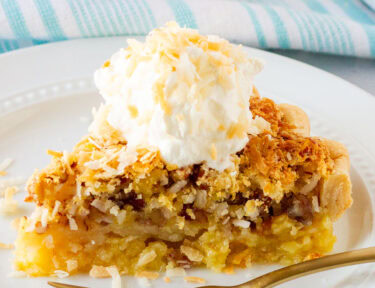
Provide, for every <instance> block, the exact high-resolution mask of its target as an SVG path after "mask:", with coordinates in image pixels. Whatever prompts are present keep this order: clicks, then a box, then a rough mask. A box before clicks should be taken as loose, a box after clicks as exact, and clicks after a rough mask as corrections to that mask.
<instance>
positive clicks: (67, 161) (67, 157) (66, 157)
mask: <svg viewBox="0 0 375 288" xmlns="http://www.w3.org/2000/svg"><path fill="white" fill-rule="evenodd" d="M63 159H64V162H65V166H66V169H67V171H68V173H69V174H73V170H72V167H71V164H70V154H69V153H68V151H64V152H63Z"/></svg>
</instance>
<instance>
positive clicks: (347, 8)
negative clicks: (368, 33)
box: [333, 0, 375, 25]
mask: <svg viewBox="0 0 375 288" xmlns="http://www.w3.org/2000/svg"><path fill="white" fill-rule="evenodd" d="M333 2H334V3H336V5H337V6H339V7H340V8H341V9H342V10H343V11H344V12H345V13H346V15H348V16H349V17H350V18H352V19H353V20H354V21H357V22H359V23H363V24H369V25H373V24H375V21H374V20H373V19H372V18H371V17H370V16H369V15H367V14H366V12H364V11H363V9H361V8H360V7H358V6H357V5H355V4H354V1H341V0H333Z"/></svg>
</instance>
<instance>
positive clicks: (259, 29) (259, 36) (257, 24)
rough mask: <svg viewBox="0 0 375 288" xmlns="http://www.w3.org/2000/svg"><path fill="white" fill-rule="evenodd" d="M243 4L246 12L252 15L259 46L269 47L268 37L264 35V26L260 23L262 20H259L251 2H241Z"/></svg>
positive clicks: (251, 18)
mask: <svg viewBox="0 0 375 288" xmlns="http://www.w3.org/2000/svg"><path fill="white" fill-rule="evenodd" d="M241 4H242V6H243V7H244V8H245V9H246V12H247V14H248V15H249V17H250V20H251V22H252V23H253V25H254V29H255V33H256V35H257V40H258V45H259V47H262V48H264V47H267V41H266V37H265V36H264V33H263V28H262V26H261V25H260V22H259V20H258V17H257V15H256V13H255V12H254V11H253V9H251V7H250V6H249V4H247V3H241Z"/></svg>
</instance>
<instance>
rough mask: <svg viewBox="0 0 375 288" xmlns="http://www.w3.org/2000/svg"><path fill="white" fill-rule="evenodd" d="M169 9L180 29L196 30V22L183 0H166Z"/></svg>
mask: <svg viewBox="0 0 375 288" xmlns="http://www.w3.org/2000/svg"><path fill="white" fill-rule="evenodd" d="M167 3H168V5H169V7H171V9H172V11H173V14H174V17H175V19H176V21H177V22H178V24H179V25H180V26H182V27H184V26H186V27H189V28H193V29H197V28H198V26H197V22H196V21H195V17H194V14H193V12H192V11H191V9H190V7H189V6H188V5H187V4H186V3H185V1H183V0H167Z"/></svg>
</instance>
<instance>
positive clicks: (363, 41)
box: [0, 0, 375, 58]
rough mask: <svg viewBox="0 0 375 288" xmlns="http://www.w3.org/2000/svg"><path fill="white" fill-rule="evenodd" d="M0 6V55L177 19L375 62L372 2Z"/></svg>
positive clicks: (14, 1) (174, 0)
mask: <svg viewBox="0 0 375 288" xmlns="http://www.w3.org/2000/svg"><path fill="white" fill-rule="evenodd" d="M0 1H1V6H0V52H6V51H10V50H14V49H17V48H21V47H26V46H32V45H38V44H42V43H47V42H53V41H61V40H67V39H75V38H88V37H103V36H118V35H126V36H127V35H130V36H132V35H145V34H147V33H148V32H149V31H150V30H151V29H153V28H155V27H158V26H161V25H163V24H164V23H166V22H168V21H170V20H175V21H177V22H178V23H179V24H180V25H181V26H187V27H191V28H197V29H199V30H200V32H202V33H204V34H217V35H220V36H222V37H224V38H227V39H228V40H230V41H233V42H237V43H243V44H245V45H249V46H255V47H260V48H268V49H271V48H281V49H300V50H306V51H312V52H321V53H331V54H338V55H352V56H358V57H371V58H375V12H374V10H373V9H374V7H375V3H374V2H375V0H362V1H361V0H106V1H104V0H0Z"/></svg>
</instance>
